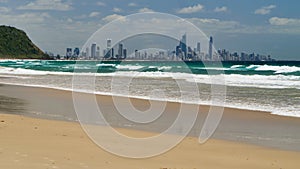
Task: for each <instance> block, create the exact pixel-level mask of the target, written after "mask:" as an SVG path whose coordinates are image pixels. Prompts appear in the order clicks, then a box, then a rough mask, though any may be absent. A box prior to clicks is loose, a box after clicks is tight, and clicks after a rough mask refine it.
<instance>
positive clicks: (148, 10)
mask: <svg viewBox="0 0 300 169" xmlns="http://www.w3.org/2000/svg"><path fill="white" fill-rule="evenodd" d="M139 12H154V10H152V9H149V8H141V9H139Z"/></svg>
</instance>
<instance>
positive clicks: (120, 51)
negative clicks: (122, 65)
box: [117, 43, 123, 59]
mask: <svg viewBox="0 0 300 169" xmlns="http://www.w3.org/2000/svg"><path fill="white" fill-rule="evenodd" d="M122 58H123V44H122V43H119V50H118V58H117V59H122Z"/></svg>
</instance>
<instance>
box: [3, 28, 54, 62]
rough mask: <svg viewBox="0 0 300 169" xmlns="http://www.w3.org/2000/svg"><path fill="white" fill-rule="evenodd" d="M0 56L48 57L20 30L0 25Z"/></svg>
mask: <svg viewBox="0 0 300 169" xmlns="http://www.w3.org/2000/svg"><path fill="white" fill-rule="evenodd" d="M0 58H5V59H48V58H49V56H48V55H47V54H45V53H44V52H43V51H42V50H40V49H39V48H38V47H37V46H36V45H35V44H33V43H32V41H31V40H30V39H29V38H28V36H27V35H26V33H25V32H24V31H22V30H19V29H16V28H14V27H10V26H0Z"/></svg>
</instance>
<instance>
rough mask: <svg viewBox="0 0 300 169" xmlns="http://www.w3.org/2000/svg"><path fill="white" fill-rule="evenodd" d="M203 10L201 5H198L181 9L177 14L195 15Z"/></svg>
mask: <svg viewBox="0 0 300 169" xmlns="http://www.w3.org/2000/svg"><path fill="white" fill-rule="evenodd" d="M203 8H204V6H203V5H201V4H198V5H194V6H189V7H185V8H182V9H180V10H178V11H177V13H180V14H189V13H195V12H199V11H201V10H203Z"/></svg>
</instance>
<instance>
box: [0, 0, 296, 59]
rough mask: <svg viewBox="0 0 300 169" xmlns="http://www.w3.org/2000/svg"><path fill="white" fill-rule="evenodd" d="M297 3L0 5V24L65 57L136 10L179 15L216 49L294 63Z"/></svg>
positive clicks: (46, 1) (61, 0)
mask: <svg viewBox="0 0 300 169" xmlns="http://www.w3.org/2000/svg"><path fill="white" fill-rule="evenodd" d="M299 5H300V2H299V1H295V0H294V1H292V2H291V1H288V2H287V1H277V0H268V1H260V0H255V1H252V0H245V1H241V2H240V1H235V2H232V1H223V0H216V1H208V0H203V1H180V0H176V1H171V0H166V1H163V2H161V1H155V0H154V1H146V0H139V1H135V0H124V1H116V0H111V1H107V0H90V1H79V0H28V1H10V0H2V1H0V21H1V22H0V24H1V25H10V26H14V27H17V28H20V29H23V30H25V31H26V32H27V33H28V35H29V37H30V38H31V39H32V40H33V41H34V43H35V44H37V45H38V46H39V47H40V48H41V49H42V50H44V51H52V52H54V53H58V54H61V55H62V54H65V48H64V46H66V44H69V45H70V46H82V45H83V44H84V43H85V42H86V40H87V39H88V37H90V36H91V35H92V34H93V33H94V32H95V31H96V30H98V29H99V28H101V27H102V26H104V25H105V24H107V23H108V22H110V21H112V20H113V19H116V18H122V17H124V16H126V15H130V14H134V13H136V12H151V11H154V12H162V13H169V14H172V15H176V16H179V17H181V18H183V19H186V20H187V21H189V22H191V23H193V24H194V25H196V26H197V27H199V28H200V29H201V30H203V32H204V33H205V34H207V35H212V36H214V37H217V38H218V39H216V40H217V41H216V43H215V47H216V48H225V49H228V50H230V51H237V52H239V53H240V52H243V51H245V52H247V53H250V52H251V51H256V52H258V53H269V54H270V55H272V56H276V59H280V60H299V56H298V45H297V44H298V43H299V41H300V36H299V35H300V31H299V26H300V18H299V16H300V12H299V10H298V6H299Z"/></svg>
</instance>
